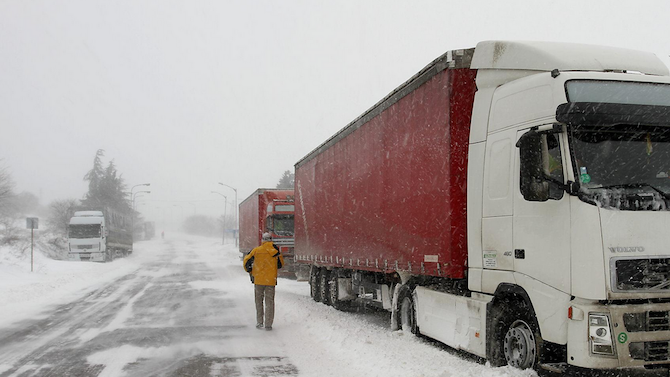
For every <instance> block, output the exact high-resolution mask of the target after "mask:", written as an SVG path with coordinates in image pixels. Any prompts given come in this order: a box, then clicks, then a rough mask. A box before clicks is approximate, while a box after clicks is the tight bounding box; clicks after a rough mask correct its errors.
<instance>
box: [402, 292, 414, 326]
mask: <svg viewBox="0 0 670 377" xmlns="http://www.w3.org/2000/svg"><path fill="white" fill-rule="evenodd" d="M400 324H401V326H402V330H403V331H411V330H412V327H413V324H414V318H413V316H412V300H411V299H410V298H409V297H405V298H403V299H402V303H401V304H400Z"/></svg>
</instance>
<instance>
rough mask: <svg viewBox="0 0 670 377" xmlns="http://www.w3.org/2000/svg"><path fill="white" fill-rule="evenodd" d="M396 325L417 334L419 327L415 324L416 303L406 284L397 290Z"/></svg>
mask: <svg viewBox="0 0 670 377" xmlns="http://www.w3.org/2000/svg"><path fill="white" fill-rule="evenodd" d="M398 326H399V328H400V329H401V330H403V331H405V332H411V333H412V334H414V335H419V327H418V326H417V324H416V303H415V302H414V296H413V295H412V289H411V288H410V287H408V286H406V285H405V286H402V287H400V291H399V292H398Z"/></svg>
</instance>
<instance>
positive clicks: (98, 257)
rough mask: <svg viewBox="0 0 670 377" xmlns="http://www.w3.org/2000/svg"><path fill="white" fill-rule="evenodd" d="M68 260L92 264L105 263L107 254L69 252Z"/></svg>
mask: <svg viewBox="0 0 670 377" xmlns="http://www.w3.org/2000/svg"><path fill="white" fill-rule="evenodd" d="M67 259H68V260H70V261H91V262H104V261H105V253H104V252H100V251H97V252H69V253H68V254H67Z"/></svg>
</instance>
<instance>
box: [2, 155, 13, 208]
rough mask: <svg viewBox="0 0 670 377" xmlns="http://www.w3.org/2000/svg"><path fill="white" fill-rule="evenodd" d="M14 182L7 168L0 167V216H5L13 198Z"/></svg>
mask: <svg viewBox="0 0 670 377" xmlns="http://www.w3.org/2000/svg"><path fill="white" fill-rule="evenodd" d="M13 190H14V181H13V180H12V176H11V175H10V174H9V172H8V171H7V168H5V167H2V166H0V214H3V213H4V214H6V213H7V210H8V206H9V204H10V199H11V198H12V197H13V196H14V191H13Z"/></svg>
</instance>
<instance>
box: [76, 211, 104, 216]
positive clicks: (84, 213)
mask: <svg viewBox="0 0 670 377" xmlns="http://www.w3.org/2000/svg"><path fill="white" fill-rule="evenodd" d="M74 216H75V217H103V216H104V215H103V214H102V211H76V212H75V213H74Z"/></svg>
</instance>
